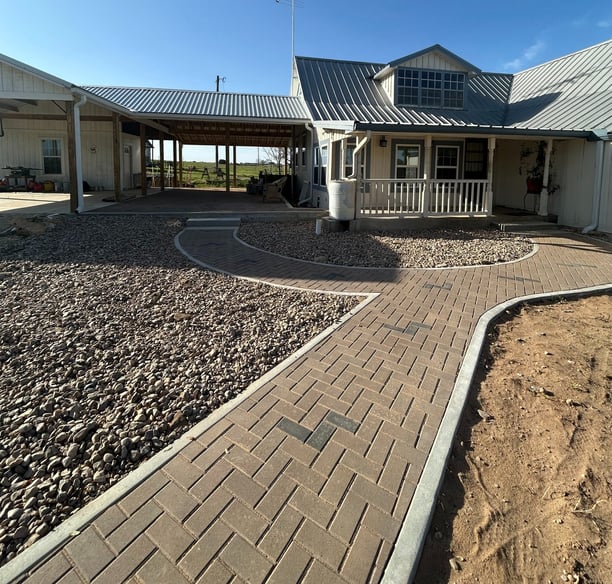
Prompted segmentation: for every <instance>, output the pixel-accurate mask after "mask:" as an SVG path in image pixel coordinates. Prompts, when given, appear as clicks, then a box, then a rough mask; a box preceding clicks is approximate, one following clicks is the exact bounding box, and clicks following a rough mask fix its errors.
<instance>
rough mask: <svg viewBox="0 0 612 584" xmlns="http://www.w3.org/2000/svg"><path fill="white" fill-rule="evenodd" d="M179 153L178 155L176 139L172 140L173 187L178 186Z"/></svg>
mask: <svg viewBox="0 0 612 584" xmlns="http://www.w3.org/2000/svg"><path fill="white" fill-rule="evenodd" d="M177 159H178V157H177V155H176V139H173V140H172V187H173V188H176V187H177V176H176V163H177Z"/></svg>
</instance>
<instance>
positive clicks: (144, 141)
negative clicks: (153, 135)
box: [140, 124, 147, 197]
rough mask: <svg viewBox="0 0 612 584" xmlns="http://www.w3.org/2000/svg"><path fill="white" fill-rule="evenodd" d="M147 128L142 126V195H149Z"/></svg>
mask: <svg viewBox="0 0 612 584" xmlns="http://www.w3.org/2000/svg"><path fill="white" fill-rule="evenodd" d="M146 152H147V128H146V127H145V125H144V124H140V194H141V195H142V196H143V197H144V196H146V194H147V157H146Z"/></svg>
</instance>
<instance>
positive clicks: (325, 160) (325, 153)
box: [320, 146, 327, 187]
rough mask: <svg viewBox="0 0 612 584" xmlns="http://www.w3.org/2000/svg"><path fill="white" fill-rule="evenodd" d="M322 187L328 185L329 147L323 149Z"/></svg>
mask: <svg viewBox="0 0 612 584" xmlns="http://www.w3.org/2000/svg"><path fill="white" fill-rule="evenodd" d="M320 178H321V183H320V184H321V186H322V187H324V186H325V185H326V184H327V146H323V147H321V175H320Z"/></svg>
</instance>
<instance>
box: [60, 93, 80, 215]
mask: <svg viewBox="0 0 612 584" xmlns="http://www.w3.org/2000/svg"><path fill="white" fill-rule="evenodd" d="M64 119H65V120H66V130H67V134H68V174H69V179H68V180H69V181H70V185H69V187H70V212H71V213H76V210H77V207H78V206H79V190H78V184H77V157H76V132H75V127H74V101H72V100H71V101H66V117H65V118H64Z"/></svg>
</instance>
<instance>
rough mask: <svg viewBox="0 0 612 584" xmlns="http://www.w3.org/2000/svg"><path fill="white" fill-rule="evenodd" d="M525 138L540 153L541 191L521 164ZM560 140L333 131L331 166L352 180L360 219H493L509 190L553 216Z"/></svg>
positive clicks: (520, 203) (528, 206)
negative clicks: (553, 172)
mask: <svg viewBox="0 0 612 584" xmlns="http://www.w3.org/2000/svg"><path fill="white" fill-rule="evenodd" d="M526 144H527V145H531V146H530V148H531V150H528V151H529V152H531V151H533V152H534V154H533V156H534V157H536V156H538V157H540V158H541V160H538V163H539V165H540V167H539V169H538V170H539V172H541V175H540V180H539V183H538V189H537V192H534V191H533V190H529V186H528V185H529V181H527V180H526V179H527V178H528V176H527V174H528V173H527V171H526V170H525V169H523V170H521V168H520V165H521V164H523V165H525V160H524V159H521V158H520V156H519V152H523V151H524V150H525V148H526V146H525V145H526ZM554 146H555V145H554V144H553V139H552V138H550V137H540V136H533V137H524V136H522V137H520V138H519V137H518V136H507V135H499V136H497V135H496V136H492V135H488V136H485V135H483V134H472V135H470V134H459V133H454V134H451V133H447V134H420V135H419V134H412V135H410V134H391V135H390V134H389V132H387V133H386V134H382V133H374V132H365V133H362V134H361V136H359V137H352V136H351V137H349V138H346V137H342V138H341V137H340V136H339V135H338V134H336V135H333V136H330V148H329V152H330V160H329V166H330V168H331V172H330V174H331V177H332V181H333V180H339V181H343V182H344V181H350V182H352V183H353V184H354V193H355V213H354V217H355V219H359V218H376V217H380V218H383V217H396V218H413V217H417V218H443V217H457V218H460V217H466V218H479V217H491V216H492V215H493V210H494V205H498V206H499V205H500V204H504V205H506V206H508V205H507V203H502V202H501V201H502V199H508V196H507V193H508V192H509V191H510V192H512V193H514V195H513V197H514V200H516V201H517V204H516V208H517V209H521V210H523V211H529V212H530V213H532V214H535V215H538V216H541V217H547V216H548V215H549V201H550V194H552V192H554V190H557V189H559V185H558V184H557V185H555V186H554V188H551V186H550V185H549V183H551V182H552V177H551V174H550V172H551V156H552V153H553V151H554ZM535 152H537V155H536V154H535ZM534 162H535V161H534ZM527 164H528V165H529V166H532V165H531V161H529V160H528V161H527ZM530 170H531V171H532V169H530ZM555 178H556V179H558V178H559V177H558V176H557V177H555ZM496 194H497V196H495V195H496ZM527 195H531V196H529V198H527ZM330 205H331V203H330ZM330 208H331V207H330Z"/></svg>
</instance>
